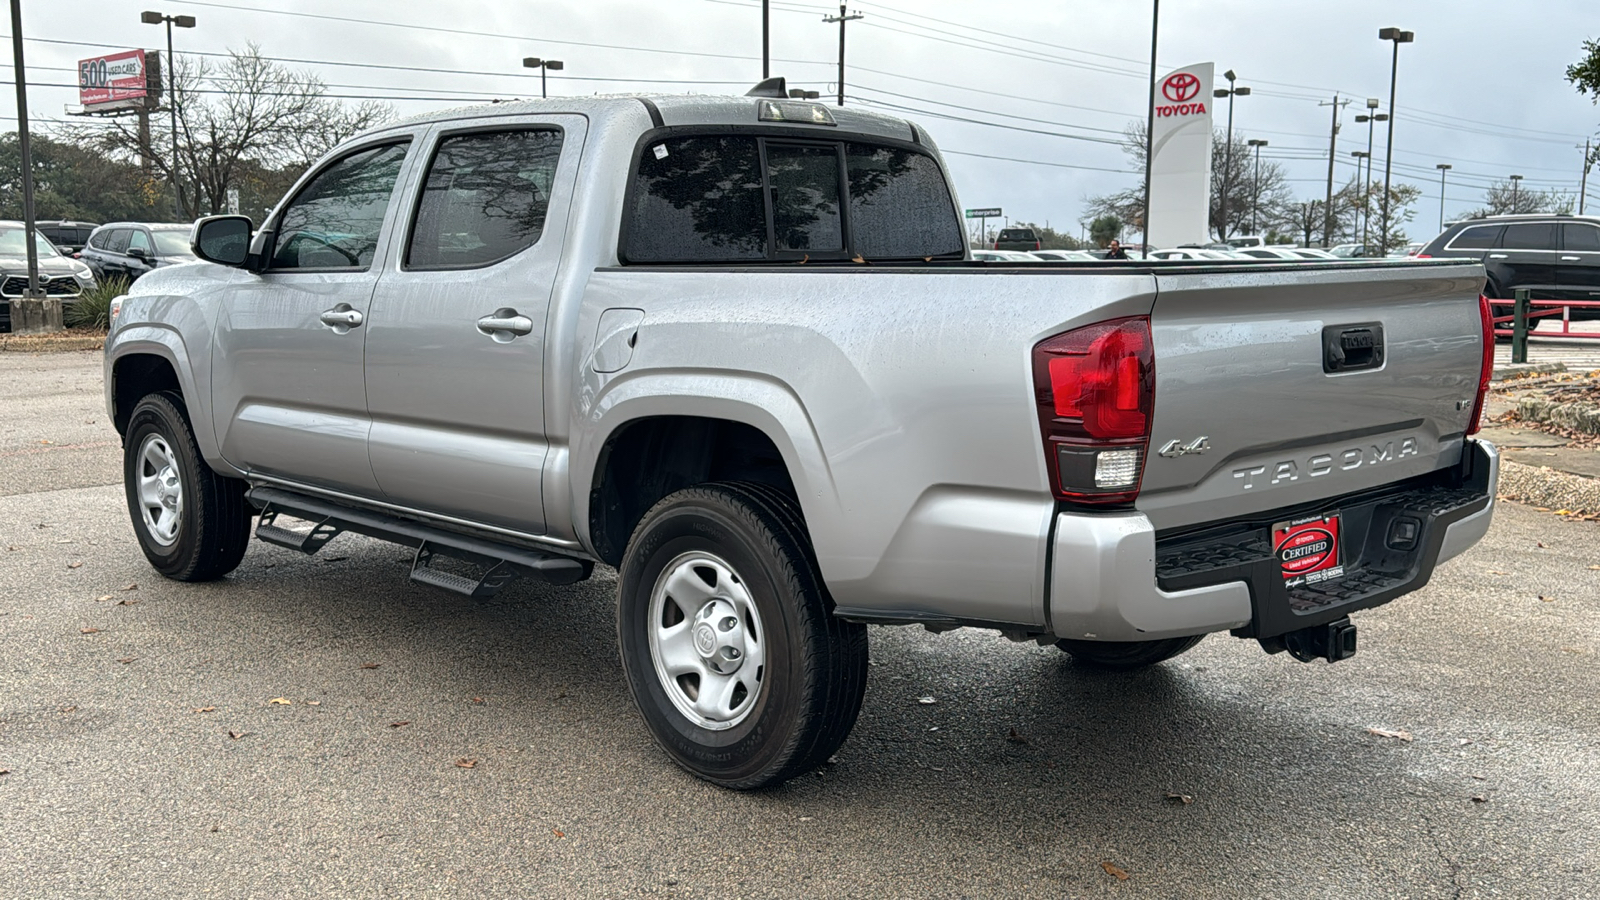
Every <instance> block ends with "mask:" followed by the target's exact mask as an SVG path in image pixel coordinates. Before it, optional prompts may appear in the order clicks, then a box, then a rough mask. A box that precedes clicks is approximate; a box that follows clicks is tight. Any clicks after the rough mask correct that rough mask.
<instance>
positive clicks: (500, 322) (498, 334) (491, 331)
mask: <svg viewBox="0 0 1600 900" xmlns="http://www.w3.org/2000/svg"><path fill="white" fill-rule="evenodd" d="M478 330H479V331H481V332H483V333H484V334H487V335H488V336H490V337H492V338H494V339H495V341H496V342H497V343H501V344H504V343H506V342H507V341H513V340H516V338H517V336H518V335H523V334H528V333H530V332H532V331H533V320H532V319H530V318H528V317H527V316H524V315H521V314H519V313H518V312H517V311H516V310H514V309H511V308H510V307H504V308H501V309H497V310H495V311H494V312H492V313H490V314H489V315H487V316H484V317H483V318H481V319H479V320H478Z"/></svg>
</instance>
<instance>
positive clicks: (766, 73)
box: [761, 0, 772, 81]
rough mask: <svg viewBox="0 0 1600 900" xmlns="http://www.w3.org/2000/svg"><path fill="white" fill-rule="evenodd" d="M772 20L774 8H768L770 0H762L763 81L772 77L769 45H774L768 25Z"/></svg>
mask: <svg viewBox="0 0 1600 900" xmlns="http://www.w3.org/2000/svg"><path fill="white" fill-rule="evenodd" d="M771 21H772V10H771V9H770V8H768V0H761V80H762V81H766V80H767V79H768V78H771V77H772V54H771V52H770V51H769V49H768V48H769V47H771V46H772V44H771V40H770V36H771V29H770V28H769V27H768V26H769V25H770V24H771Z"/></svg>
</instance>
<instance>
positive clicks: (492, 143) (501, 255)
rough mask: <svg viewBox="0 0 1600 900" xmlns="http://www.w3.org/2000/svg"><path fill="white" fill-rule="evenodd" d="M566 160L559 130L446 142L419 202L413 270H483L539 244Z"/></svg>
mask: <svg viewBox="0 0 1600 900" xmlns="http://www.w3.org/2000/svg"><path fill="white" fill-rule="evenodd" d="M560 159H561V132H560V131H558V130H555V129H537V130H523V131H500V132H485V133H476V134H463V135H456V136H453V137H448V138H445V139H444V140H442V141H440V142H439V149H438V150H437V151H436V152H435V153H434V156H433V163H432V164H431V165H430V166H429V167H428V180H427V182H426V183H425V184H424V185H423V188H422V197H421V199H420V200H419V202H418V204H417V215H416V221H415V223H414V224H413V225H412V228H411V240H410V241H409V242H408V244H407V247H406V267H407V268H412V269H447V268H464V267H469V266H482V265H488V264H490V263H495V262H499V261H500V260H502V259H505V258H507V257H509V256H511V255H513V254H516V253H519V252H521V251H523V250H525V249H527V248H528V247H531V246H533V245H534V244H535V243H536V242H537V241H538V240H539V235H540V234H541V233H542V232H543V231H544V217H545V212H546V211H547V210H548V209H549V207H550V189H551V186H552V185H553V184H554V183H555V175H556V163H557V162H559V161H560Z"/></svg>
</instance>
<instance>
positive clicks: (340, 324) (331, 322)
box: [318, 303, 364, 334]
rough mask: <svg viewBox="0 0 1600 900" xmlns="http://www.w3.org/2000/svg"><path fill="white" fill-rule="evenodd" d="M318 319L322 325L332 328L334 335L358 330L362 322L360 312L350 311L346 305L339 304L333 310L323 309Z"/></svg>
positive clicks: (348, 305) (356, 310)
mask: <svg viewBox="0 0 1600 900" xmlns="http://www.w3.org/2000/svg"><path fill="white" fill-rule="evenodd" d="M318 318H320V319H321V320H322V324H324V325H326V326H328V327H329V328H332V329H333V333H334V334H349V333H350V329H352V328H360V327H361V323H362V321H364V319H363V317H362V315H361V311H360V310H358V309H351V308H350V304H348V303H340V304H338V305H337V306H335V307H334V308H333V309H325V310H323V311H322V315H321V316H318Z"/></svg>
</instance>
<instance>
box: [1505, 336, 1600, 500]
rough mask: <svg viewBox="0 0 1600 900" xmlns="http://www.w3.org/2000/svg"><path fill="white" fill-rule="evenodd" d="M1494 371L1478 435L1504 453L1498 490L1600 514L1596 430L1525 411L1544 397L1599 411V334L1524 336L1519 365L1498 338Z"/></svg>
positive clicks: (1599, 448)
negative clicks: (1523, 353) (1524, 347)
mask: <svg viewBox="0 0 1600 900" xmlns="http://www.w3.org/2000/svg"><path fill="white" fill-rule="evenodd" d="M1579 329H1581V330H1583V331H1585V332H1588V333H1594V334H1600V323H1597V322H1584V323H1580V324H1579V325H1576V326H1574V330H1579ZM1494 377H1495V382H1494V384H1493V386H1492V388H1491V390H1490V394H1489V399H1488V405H1487V407H1486V408H1485V410H1484V426H1485V427H1484V429H1483V432H1482V433H1483V437H1485V438H1487V439H1488V440H1490V441H1493V442H1494V443H1495V445H1496V446H1498V447H1499V448H1500V449H1501V451H1502V453H1503V455H1502V463H1503V465H1502V471H1501V484H1500V486H1501V493H1502V494H1503V495H1504V496H1507V497H1511V498H1514V499H1519V500H1523V501H1525V502H1528V503H1531V504H1533V505H1535V506H1542V507H1547V508H1550V509H1553V510H1567V511H1570V512H1572V513H1577V514H1582V515H1587V516H1600V434H1587V433H1584V432H1583V431H1577V430H1573V429H1572V428H1570V427H1561V426H1559V425H1551V424H1549V423H1547V422H1540V421H1534V420H1533V416H1532V414H1533V413H1534V412H1535V411H1542V410H1543V408H1545V407H1548V406H1549V405H1551V403H1561V404H1564V405H1566V406H1567V409H1568V411H1569V412H1570V411H1571V410H1573V409H1576V408H1578V407H1585V406H1586V405H1593V406H1594V407H1595V408H1596V411H1597V413H1600V339H1595V340H1585V339H1562V338H1555V337H1535V338H1533V339H1530V340H1529V342H1528V362H1527V364H1526V365H1512V364H1511V346H1510V344H1509V343H1505V342H1502V343H1501V344H1499V345H1498V346H1497V347H1496V348H1495V375H1494ZM1586 385H1587V386H1589V387H1590V390H1587V391H1586V390H1584V386H1586ZM1526 401H1534V402H1532V403H1529V402H1526ZM1571 419H1572V417H1571V416H1570V415H1569V416H1565V417H1562V418H1561V420H1562V421H1568V422H1570V421H1571Z"/></svg>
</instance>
